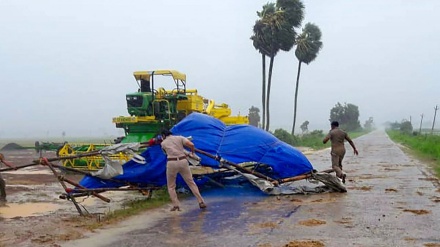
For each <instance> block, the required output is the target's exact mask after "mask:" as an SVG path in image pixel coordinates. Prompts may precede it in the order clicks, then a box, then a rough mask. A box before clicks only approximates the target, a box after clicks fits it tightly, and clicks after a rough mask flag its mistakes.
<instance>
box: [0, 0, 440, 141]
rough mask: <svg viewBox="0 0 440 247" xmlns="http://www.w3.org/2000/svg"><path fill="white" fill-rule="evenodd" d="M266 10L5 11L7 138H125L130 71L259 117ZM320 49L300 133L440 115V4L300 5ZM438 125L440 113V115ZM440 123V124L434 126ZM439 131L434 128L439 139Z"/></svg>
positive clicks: (104, 6)
mask: <svg viewBox="0 0 440 247" xmlns="http://www.w3.org/2000/svg"><path fill="white" fill-rule="evenodd" d="M267 2H268V1H267V0H261V1H260V0H239V1H238V0H221V1H217V0H210V1H201V0H197V1H196V0H192V1H178V0H162V1H140V0H138V1H135V0H132V1H120V0H118V1H116V0H106V1H103V0H102V1H90V0H87V1H86V0H77V1H60V0H57V1H55V0H53V1H49V0H40V1H34V0H27V1H25V0H0V86H1V96H0V110H1V111H0V116H1V119H0V138H9V137H31V138H32V137H60V136H61V133H62V132H63V131H65V132H66V137H73V136H100V135H120V134H121V131H120V130H117V129H116V128H115V126H114V124H112V117H114V116H122V115H127V111H126V102H125V94H126V93H130V92H135V91H136V90H137V84H136V82H135V80H134V78H133V71H137V70H154V69H176V70H179V71H181V72H183V73H186V74H187V83H188V88H197V89H198V91H199V93H200V94H201V95H203V96H204V97H206V98H210V99H214V100H215V101H216V102H218V103H222V102H224V103H227V104H229V105H230V106H231V108H232V109H233V112H234V114H238V113H241V114H243V115H247V113H248V109H249V108H250V107H251V106H252V105H254V106H257V107H259V108H260V109H261V99H260V98H261V56H260V54H259V53H258V52H257V51H256V50H255V49H254V47H253V46H252V42H251V40H250V39H249V37H250V36H251V35H252V27H253V25H254V23H255V20H256V19H257V15H256V11H259V10H261V7H262V5H264V4H265V3H267ZM303 2H304V4H305V20H304V22H303V23H304V24H305V23H307V22H312V23H315V24H316V25H318V26H319V27H320V29H321V31H322V42H323V45H324V46H323V49H322V51H321V52H320V54H319V56H318V57H317V59H316V60H315V61H314V62H312V63H311V64H309V65H308V66H303V67H302V68H303V69H302V73H301V81H300V88H299V100H298V116H297V119H298V120H297V126H299V125H300V124H301V123H302V122H304V121H305V120H308V121H309V122H310V125H309V129H311V130H313V129H324V130H325V131H327V129H328V125H329V122H328V119H329V115H330V109H331V108H332V107H333V106H335V104H336V103H337V102H341V103H344V102H346V103H352V104H355V105H357V106H358V107H359V111H360V122H361V124H363V123H364V122H365V120H367V119H368V118H369V117H374V120H375V122H376V124H377V125H378V124H380V123H382V122H385V121H401V120H402V119H409V118H410V117H411V118H412V122H413V125H414V126H415V128H418V125H419V124H420V115H421V114H422V113H423V114H424V115H425V116H424V124H425V127H427V128H428V127H429V128H430V127H431V125H432V120H433V117H434V107H435V105H436V104H439V105H440V86H439V81H438V80H439V78H440V76H439V68H440V65H439V61H440V49H439V47H438V44H439V41H440V39H439V37H440V25H439V23H440V17H438V14H439V13H440V1H438V0H419V1H411V0H406V1H399V0H387V1H383V0H368V1H366V0H364V1H346V0H333V1H316V0H315V1H311V0H305V1H303ZM297 65H298V61H297V59H296V57H295V55H294V52H293V50H292V51H291V52H289V53H286V52H280V53H279V54H278V55H277V57H276V58H275V65H274V76H273V84H272V85H273V86H272V98H271V128H272V129H275V128H284V129H286V130H288V131H290V129H291V126H292V118H293V95H294V83H295V77H296V74H297ZM438 113H439V114H438V115H440V112H438ZM438 122H440V116H439V118H438ZM439 126H440V124H436V127H437V128H439Z"/></svg>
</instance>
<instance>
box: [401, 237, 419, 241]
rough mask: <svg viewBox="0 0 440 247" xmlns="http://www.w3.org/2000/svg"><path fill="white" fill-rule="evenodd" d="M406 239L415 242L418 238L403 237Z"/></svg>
mask: <svg viewBox="0 0 440 247" xmlns="http://www.w3.org/2000/svg"><path fill="white" fill-rule="evenodd" d="M403 239H404V240H405V241H408V242H414V241H416V239H415V238H410V237H405V238H403Z"/></svg>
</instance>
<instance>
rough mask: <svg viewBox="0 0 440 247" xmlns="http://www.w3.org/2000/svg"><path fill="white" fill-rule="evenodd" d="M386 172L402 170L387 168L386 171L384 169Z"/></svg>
mask: <svg viewBox="0 0 440 247" xmlns="http://www.w3.org/2000/svg"><path fill="white" fill-rule="evenodd" d="M383 170H384V171H388V172H391V171H400V169H398V168H388V167H387V168H385V169H383Z"/></svg>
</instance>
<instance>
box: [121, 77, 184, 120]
mask: <svg viewBox="0 0 440 247" xmlns="http://www.w3.org/2000/svg"><path fill="white" fill-rule="evenodd" d="M133 75H134V78H135V79H136V82H137V83H138V86H139V88H138V92H137V93H130V94H127V95H126V99H127V110H128V113H129V114H130V115H131V116H141V117H145V116H150V117H153V116H154V118H155V120H159V121H161V120H167V121H171V120H172V119H176V118H177V115H178V111H177V102H178V101H179V100H183V99H186V98H187V97H186V75H185V74H182V73H180V72H178V71H175V70H155V71H136V72H134V73H133ZM158 77H171V79H172V81H173V84H172V86H171V89H169V90H165V88H164V87H163V86H167V85H163V84H164V83H168V82H164V80H163V78H158ZM159 79H160V80H159ZM166 79H168V78H166ZM168 81H169V80H168ZM168 84H169V83H168ZM168 86H169V85H168Z"/></svg>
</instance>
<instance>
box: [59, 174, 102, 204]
mask: <svg viewBox="0 0 440 247" xmlns="http://www.w3.org/2000/svg"><path fill="white" fill-rule="evenodd" d="M59 179H61V180H63V181H65V182H67V183H69V184H71V185H73V186H76V187H78V188H80V189H87V188H86V187H84V186H81V185H80V184H78V183H76V182H74V181H72V180H70V179H67V178H65V177H63V176H61V177H59ZM66 192H68V191H66ZM92 195H93V196H95V197H97V198H99V199H101V200H103V201H105V202H107V203H109V202H110V199H108V198H107V197H104V196H103V195H100V194H98V193H96V192H93V191H92Z"/></svg>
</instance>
